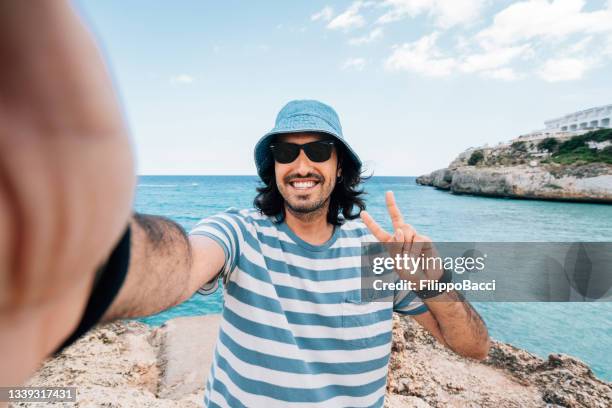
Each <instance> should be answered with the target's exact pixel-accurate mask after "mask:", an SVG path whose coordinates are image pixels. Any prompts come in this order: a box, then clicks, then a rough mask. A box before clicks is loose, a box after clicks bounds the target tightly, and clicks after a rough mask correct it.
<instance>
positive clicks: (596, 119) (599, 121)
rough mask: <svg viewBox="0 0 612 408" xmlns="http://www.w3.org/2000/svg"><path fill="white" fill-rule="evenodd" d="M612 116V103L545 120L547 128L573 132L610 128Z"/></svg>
mask: <svg viewBox="0 0 612 408" xmlns="http://www.w3.org/2000/svg"><path fill="white" fill-rule="evenodd" d="M610 118H612V104H610V105H604V106H599V107H596V108H591V109H585V110H582V111H578V112H574V113H569V114H567V115H564V116H562V117H560V118H557V119H551V120H547V121H545V122H544V124H545V125H546V130H552V131H554V130H557V131H561V132H567V131H569V132H571V131H576V130H585V129H597V128H609V127H612V124H611V123H610V122H611V121H610Z"/></svg>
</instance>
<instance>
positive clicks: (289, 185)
mask: <svg viewBox="0 0 612 408" xmlns="http://www.w3.org/2000/svg"><path fill="white" fill-rule="evenodd" d="M0 11H1V12H0V23H1V24H0V30H2V34H3V35H1V36H0V55H1V56H2V59H3V61H6V63H4V64H2V66H1V67H0V74H1V75H0V80H1V82H0V85H1V86H0V98H1V99H0V115H2V116H1V118H0V119H1V120H0V123H1V124H2V125H1V126H2V132H1V133H0V142H1V143H2V145H1V146H0V147H1V148H0V154H1V155H2V156H1V159H2V160H1V163H2V166H1V168H0V171H2V173H1V175H2V177H1V178H0V180H1V182H2V184H1V185H0V187H2V188H0V227H1V228H0V251H1V252H0V261H2V264H1V265H0V278H1V281H0V283H1V285H0V290H1V292H0V329H1V330H0V353H2V355H1V356H0V357H1V358H2V361H3V370H1V371H2V373H1V375H2V377H1V378H0V384H2V385H16V384H18V383H20V382H22V381H23V380H24V379H25V378H26V376H27V375H28V374H29V373H30V372H31V371H32V370H33V369H34V368H35V367H36V365H37V364H38V363H40V361H41V360H42V359H43V358H44V357H45V356H47V355H48V354H50V353H52V352H53V351H54V350H57V348H58V347H60V346H61V345H62V343H64V341H66V339H67V338H69V339H68V340H69V341H72V340H74V338H76V337H77V335H78V334H79V333H82V332H83V331H84V330H86V329H87V328H88V327H91V325H93V324H94V323H95V322H96V321H97V320H98V319H99V318H100V316H102V314H104V317H103V318H102V320H104V321H110V320H113V319H117V318H122V317H134V316H143V315H147V314H151V313H155V312H158V311H161V310H164V309H166V308H168V307H170V306H173V305H175V304H177V303H180V302H182V301H184V300H186V299H188V298H189V297H190V296H192V295H193V293H195V292H196V291H197V290H198V288H200V287H202V286H203V284H204V283H207V282H208V283H210V284H209V285H207V286H206V287H205V288H204V289H203V291H205V290H206V289H210V286H211V285H213V286H214V283H213V282H215V281H216V279H215V277H216V276H217V275H220V276H221V277H222V278H223V279H224V280H225V282H226V285H225V290H226V302H227V304H226V308H225V311H224V315H223V323H222V330H221V332H220V336H219V341H218V344H217V349H216V352H215V356H216V358H215V363H214V365H213V368H212V370H213V371H212V372H211V375H210V377H209V382H208V384H207V393H206V402H207V403H209V405H212V406H214V405H215V404H218V405H232V406H233V405H238V404H239V402H240V403H242V404H244V405H248V406H253V405H254V406H259V405H262V404H264V403H265V404H270V405H281V406H287V405H290V403H291V402H296V403H301V404H302V405H308V406H313V405H317V404H319V405H328V406H342V405H352V406H359V405H368V404H369V405H376V404H378V405H380V404H381V403H382V396H383V392H384V378H385V374H386V369H387V367H386V364H387V359H388V342H389V340H390V316H391V311H392V310H393V309H394V310H397V311H398V312H407V313H412V314H413V316H414V318H415V320H417V321H418V322H419V323H420V324H422V325H423V326H425V327H426V328H427V329H428V330H429V331H430V332H432V334H433V335H434V336H435V337H436V338H437V339H438V340H439V341H441V342H443V343H444V344H446V345H448V346H449V347H450V348H452V349H453V350H455V351H457V352H458V353H460V354H462V355H466V356H470V357H474V358H484V357H485V356H486V354H487V350H488V336H487V333H486V328H485V327H484V324H483V323H482V321H481V319H480V318H479V317H478V315H477V314H476V313H475V312H474V310H473V309H472V308H471V307H470V306H469V305H468V304H467V303H466V302H463V301H462V300H461V299H460V298H458V297H457V295H456V294H455V293H453V292H451V293H449V294H441V295H438V296H436V297H435V298H432V300H428V299H425V301H424V303H423V302H421V301H420V300H419V299H418V298H416V297H414V296H410V297H408V296H405V297H403V298H397V300H396V302H395V303H394V304H393V305H391V308H390V307H389V305H386V304H383V303H380V304H372V303H367V302H363V301H362V300H361V299H360V298H359V297H358V296H357V291H356V290H355V289H356V287H355V286H354V285H355V284H356V282H357V280H356V279H354V278H355V275H354V273H355V269H354V268H355V264H354V263H351V262H354V259H352V261H350V262H349V263H348V264H343V263H342V262H344V259H345V258H347V256H346V254H347V253H350V255H349V256H348V257H352V258H355V257H354V256H353V254H354V250H355V247H356V246H357V247H358V246H359V243H360V242H361V241H369V240H372V235H370V234H369V233H368V232H367V231H366V230H365V229H364V227H363V224H361V223H359V222H358V221H355V220H353V218H354V216H355V215H356V214H354V213H353V212H352V208H349V207H348V206H347V205H348V204H347V203H352V204H353V206H356V207H357V208H359V209H362V208H363V207H362V205H363V204H362V202H361V200H360V198H359V194H358V192H357V190H355V188H356V187H357V185H358V182H359V170H360V165H361V163H360V161H359V158H358V157H357V155H356V154H355V153H354V152H353V151H352V150H351V149H350V147H349V146H348V144H346V143H345V142H344V140H343V135H342V133H341V128H340V124H339V120H338V119H337V116H336V115H335V112H333V110H332V109H331V108H329V107H327V106H325V105H323V104H320V103H317V102H297V103H293V104H290V105H288V106H287V107H286V109H285V110H284V112H281V113H282V114H281V115H279V121H277V125H278V126H277V127H276V128H275V130H274V131H273V132H271V133H270V134H268V135H266V137H265V138H263V139H262V140H261V141H260V143H259V144H258V146H257V156H256V162H257V164H258V173H259V174H260V175H261V176H262V177H263V180H264V182H265V183H266V187H264V188H263V189H261V190H260V191H259V193H260V194H259V196H258V197H259V199H258V200H257V201H256V206H258V207H259V208H260V209H261V210H262V213H263V215H262V214H259V215H258V213H257V212H256V211H238V212H236V211H229V212H228V213H227V214H223V215H220V216H218V217H212V218H209V219H206V220H204V221H203V222H201V223H200V224H199V225H198V227H197V228H196V229H194V231H192V234H191V236H190V237H189V238H188V239H187V237H185V235H184V233H183V231H182V230H181V228H180V227H179V226H177V225H176V224H175V223H173V222H171V221H169V220H166V219H163V218H161V217H155V216H145V215H138V214H137V215H135V216H133V217H132V218H131V219H130V220H129V222H128V212H129V205H130V202H131V198H132V194H133V180H134V179H133V167H132V159H131V154H130V148H129V143H127V137H126V134H127V132H126V131H125V126H124V125H123V121H122V118H121V115H120V113H119V112H120V111H119V109H118V104H117V102H116V99H115V97H114V95H113V92H112V87H111V86H110V81H109V80H108V76H107V74H106V73H105V70H104V66H103V64H102V62H101V60H100V58H99V56H98V55H97V52H96V49H95V47H94V46H93V43H92V42H91V41H90V40H89V37H88V36H87V34H86V33H84V30H83V28H82V27H81V26H80V24H79V22H78V20H77V19H76V18H75V16H74V15H73V13H72V12H71V10H70V8H69V6H68V5H67V4H66V3H65V2H63V1H47V2H41V3H40V4H38V3H37V5H36V6H32V5H31V4H29V2H20V1H13V2H11V1H7V2H2V5H1V7H0ZM304 113H306V114H304ZM307 118H309V119H308V121H311V122H308V121H307V120H306V119H307ZM285 119H287V120H288V122H289V123H291V126H289V125H288V126H289V127H284V126H285V125H284V124H285ZM302 119H303V121H302V122H300V121H301V120H302ZM315 122H316V127H315V126H314V125H312V126H311V124H312V123H315ZM300 123H302V125H300ZM289 143H293V145H291V144H289ZM332 143H333V144H332ZM296 144H297V145H298V146H297V147H296V146H295V145H296ZM270 145H272V146H270ZM305 145H306V146H305ZM296 151H297V155H296ZM273 159H274V160H273ZM275 186H276V190H275ZM388 205H389V210H390V213H391V215H392V219H393V225H394V229H395V230H396V232H395V234H394V235H393V236H391V235H389V234H388V233H386V232H384V231H383V230H382V229H380V227H378V226H377V225H376V223H375V222H374V221H373V220H371V218H370V217H369V216H367V214H365V213H362V216H363V219H364V222H365V223H366V224H367V225H368V227H369V228H370V229H371V230H372V233H373V235H374V236H375V237H376V238H377V239H378V240H380V241H384V242H401V243H405V244H406V248H407V250H408V251H411V250H412V249H411V248H412V246H413V244H414V243H426V241H427V240H426V239H425V238H423V237H421V236H419V235H417V234H416V233H415V232H414V230H413V229H412V228H411V227H410V226H409V225H408V224H405V223H404V222H403V220H402V219H401V215H400V214H399V211H398V210H397V207H396V206H395V203H394V201H393V199H392V197H391V196H389V197H388ZM353 206H351V207H353ZM339 213H342V216H339V215H338V214H339ZM273 214H277V215H273ZM126 224H127V225H128V228H127V230H126ZM120 238H121V239H120ZM117 242H119V243H117ZM414 246H415V247H418V244H417V245H414ZM113 247H114V249H113ZM351 251H353V252H351ZM109 254H110V256H109ZM306 254H307V256H305V255H306ZM128 260H129V263H128ZM249 262H250V264H249ZM262 262H263V263H262ZM100 264H102V265H105V266H104V267H102V268H96V266H97V265H100ZM128 266H129V269H128ZM125 269H127V273H126V270H125ZM96 270H97V271H98V272H97V273H95V271H96ZM219 272H221V273H219ZM432 274H433V275H432V276H431V277H432V278H434V279H438V278H440V276H441V275H440V271H432ZM441 279H442V278H441ZM340 284H342V286H340ZM350 285H353V286H350ZM117 291H118V294H117V295H116V296H115V294H116V292H117ZM426 295H427V294H426ZM88 297H89V300H88ZM440 298H448V300H454V302H434V301H433V299H440ZM111 302H112V305H111V306H110V308H109V307H108V305H109V304H111ZM417 313H418V314H417ZM82 315H83V316H84V317H83V318H82V319H81V323H79V322H78V320H79V317H80V316H82ZM75 330H76V332H75V333H76V335H74V336H69V334H70V332H73V331H75ZM385 350H386V352H385Z"/></svg>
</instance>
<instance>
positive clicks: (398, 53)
mask: <svg viewBox="0 0 612 408" xmlns="http://www.w3.org/2000/svg"><path fill="white" fill-rule="evenodd" d="M438 35H439V33H437V32H434V33H432V34H429V35H426V36H424V37H421V38H420V39H418V40H417V41H415V42H412V43H405V44H402V45H400V46H396V47H395V49H394V51H393V53H392V54H391V56H390V57H389V58H387V61H386V62H385V67H386V68H387V69H388V70H391V71H402V70H403V71H413V72H416V73H419V74H421V75H425V76H433V77H440V76H448V75H450V74H451V73H452V72H453V70H454V69H455V68H457V61H456V60H455V59H454V58H449V57H446V56H444V55H443V54H442V53H441V51H440V50H439V49H438V48H437V47H436V41H437V39H438Z"/></svg>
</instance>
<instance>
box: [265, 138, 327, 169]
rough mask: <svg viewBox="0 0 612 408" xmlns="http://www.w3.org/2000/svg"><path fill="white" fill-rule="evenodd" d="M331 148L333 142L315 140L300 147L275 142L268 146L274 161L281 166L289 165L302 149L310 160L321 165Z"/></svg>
mask: <svg viewBox="0 0 612 408" xmlns="http://www.w3.org/2000/svg"><path fill="white" fill-rule="evenodd" d="M333 147H334V142H333V141H331V140H317V141H316V142H310V143H305V144H302V145H300V144H295V143H287V142H276V143H273V144H271V145H270V149H271V150H272V155H273V156H274V160H276V161H277V162H279V163H282V164H287V163H291V162H292V161H294V160H295V159H297V157H298V156H299V155H300V150H302V149H304V153H306V156H307V157H308V158H309V159H310V160H312V161H313V162H317V163H321V162H324V161H327V160H329V158H330V157H331V154H332V150H333Z"/></svg>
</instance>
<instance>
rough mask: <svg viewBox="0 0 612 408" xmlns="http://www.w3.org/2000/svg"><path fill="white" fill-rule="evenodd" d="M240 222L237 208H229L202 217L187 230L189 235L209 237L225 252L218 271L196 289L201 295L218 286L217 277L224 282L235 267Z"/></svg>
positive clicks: (236, 263) (238, 250) (237, 254)
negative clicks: (221, 265) (210, 215)
mask: <svg viewBox="0 0 612 408" xmlns="http://www.w3.org/2000/svg"><path fill="white" fill-rule="evenodd" d="M241 222H242V221H241V218H240V214H239V212H238V210H237V209H235V208H230V209H228V210H226V211H225V212H223V213H220V214H217V215H214V216H212V217H208V218H204V219H203V220H201V221H200V222H198V223H197V224H196V226H195V227H194V228H193V229H192V230H191V231H190V232H189V235H202V236H206V237H209V238H211V239H212V240H214V241H215V242H216V243H217V244H219V246H221V248H222V249H223V253H224V254H225V262H224V263H223V267H222V268H221V270H220V271H219V273H217V275H215V277H214V278H213V279H211V280H210V281H209V282H207V283H206V284H205V285H204V286H202V287H201V288H200V289H198V293H200V294H202V295H209V294H211V293H214V292H215V291H216V290H217V289H218V287H219V279H222V280H223V283H224V284H226V283H227V282H228V280H229V277H230V275H231V273H232V272H233V271H234V269H236V266H237V265H238V259H239V258H240V242H241V240H242V233H241V229H240V223H241Z"/></svg>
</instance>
